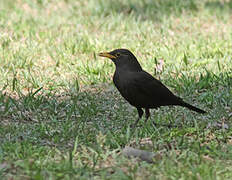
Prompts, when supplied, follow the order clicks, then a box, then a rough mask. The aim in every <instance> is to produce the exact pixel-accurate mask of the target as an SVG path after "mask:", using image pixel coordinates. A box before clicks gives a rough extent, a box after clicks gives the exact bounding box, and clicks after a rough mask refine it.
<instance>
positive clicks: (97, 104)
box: [0, 72, 232, 147]
mask: <svg viewBox="0 0 232 180" xmlns="http://www.w3.org/2000/svg"><path fill="white" fill-rule="evenodd" d="M231 73H232V72H227V73H221V74H219V75H215V74H213V73H211V72H206V73H203V74H202V75H201V76H200V78H199V79H198V80H196V77H195V76H194V77H186V76H181V77H180V78H178V80H176V81H175V82H174V80H173V79H172V78H171V77H170V79H167V80H164V81H163V82H164V84H166V85H167V86H169V87H173V89H175V90H176V92H178V93H180V96H181V97H183V99H185V100H186V101H187V102H189V103H191V104H192V103H193V101H194V99H195V100H196V101H197V103H196V104H198V105H199V106H200V107H202V108H203V109H205V110H206V111H208V115H206V116H205V118H204V119H205V123H207V122H208V121H216V120H220V118H222V117H225V118H226V117H227V116H228V115H227V114H229V113H231V112H232V109H231V107H232V93H231V91H232V90H231V87H232V78H231V77H232V76H231ZM73 86H74V87H75V85H73ZM175 94H177V93H175ZM194 96H195V97H194ZM188 99H189V100H188ZM129 106H130V105H129V104H128V103H126V102H125V101H124V100H123V99H122V98H121V96H120V95H119V93H118V92H117V91H116V89H115V87H112V86H95V87H93V86H92V87H89V88H88V89H83V90H82V91H81V92H77V91H75V88H74V89H72V88H70V89H67V90H64V91H63V92H62V93H61V92H59V93H54V92H47V91H46V90H43V89H42V88H39V89H37V90H33V91H31V92H28V93H27V94H26V95H22V94H18V95H17V96H9V95H7V94H4V93H1V94H0V111H1V112H0V114H1V115H0V120H1V122H0V132H1V133H0V139H1V142H7V141H16V142H17V141H19V140H24V139H25V140H27V141H29V142H31V143H36V144H46V145H52V146H64V147H65V146H69V145H70V146H72V145H73V143H74V140H75V138H76V137H78V140H79V142H80V143H83V144H85V145H86V144H92V143H94V142H96V135H97V134H99V133H102V134H107V133H112V134H113V135H115V134H118V136H119V137H118V138H120V135H121V134H126V133H128V132H127V128H128V126H129V125H130V123H133V122H134V119H135V118H137V112H136V111H135V108H131V109H132V111H133V112H128V111H130V110H129V109H130V108H129ZM177 112H178V113H177ZM186 113H187V114H186ZM188 113H190V114H191V112H190V111H187V110H186V109H185V108H177V109H176V108H170V109H169V110H167V107H162V108H160V110H158V112H157V111H156V112H155V115H153V116H152V118H151V121H154V119H155V120H158V121H161V123H164V122H165V120H166V121H174V122H173V123H182V118H183V117H185V118H187V119H186V122H188V121H194V120H195V118H196V117H194V116H191V117H190V116H189V115H188ZM181 114H182V115H181ZM178 118H179V120H178ZM199 118H200V119H201V118H202V117H201V116H199ZM163 121H164V122H163ZM201 122H203V121H201ZM158 123H159V122H158ZM186 126H188V125H187V124H186ZM142 129H143V128H141V133H142V134H143V133H145V132H146V130H145V131H144V132H142ZM145 129H146V128H145ZM150 130H151V129H150ZM165 131H167V130H165ZM146 133H147V132H146ZM146 133H145V134H146ZM125 138H126V137H125ZM120 141H121V139H120Z"/></svg>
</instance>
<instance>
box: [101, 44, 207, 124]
mask: <svg viewBox="0 0 232 180" xmlns="http://www.w3.org/2000/svg"><path fill="white" fill-rule="evenodd" d="M99 56H102V57H107V58H110V59H111V60H112V61H113V62H114V64H115V66H116V71H115V72H114V76H113V82H114V84H115V86H116V88H117V89H118V90H119V92H120V93H121V95H122V96H123V97H124V98H125V99H126V100H127V101H128V102H129V103H130V104H131V105H132V106H135V107H136V108H137V111H138V115H139V118H138V119H137V121H136V122H135V124H134V127H135V126H136V125H137V123H138V122H139V120H140V118H141V117H142V115H143V108H144V109H145V113H146V120H145V122H147V119H148V118H149V117H150V111H149V109H153V108H155V109H156V108H158V107H160V106H168V105H173V106H175V105H177V106H183V107H187V108H188V109H190V110H193V111H196V112H198V113H206V112H205V111H203V110H201V109H199V108H197V107H194V106H192V105H190V104H188V103H186V102H184V101H183V100H182V99H181V98H179V97H177V96H175V95H174V94H173V93H172V92H171V91H170V90H169V89H168V88H167V87H166V86H164V85H163V84H162V83H161V82H160V81H159V80H157V79H155V78H154V77H153V76H151V75H150V74H149V73H147V72H146V71H144V70H143V69H142V67H141V66H140V64H139V62H138V61H137V59H136V57H135V56H134V55H133V54H132V53H131V52H130V51H129V50H127V49H116V50H113V51H111V52H103V53H99Z"/></svg>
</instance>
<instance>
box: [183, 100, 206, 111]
mask: <svg viewBox="0 0 232 180" xmlns="http://www.w3.org/2000/svg"><path fill="white" fill-rule="evenodd" d="M180 105H181V106H184V107H187V108H188V109H190V110H193V111H196V112H198V113H201V114H204V113H206V111H204V110H201V109H199V108H197V107H195V106H192V105H190V104H188V103H186V102H184V101H182V103H181V104H180Z"/></svg>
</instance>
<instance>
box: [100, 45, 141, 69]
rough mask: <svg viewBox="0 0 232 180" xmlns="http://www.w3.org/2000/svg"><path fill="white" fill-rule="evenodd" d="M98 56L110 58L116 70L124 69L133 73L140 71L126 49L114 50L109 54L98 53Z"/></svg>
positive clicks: (134, 58)
mask: <svg viewBox="0 0 232 180" xmlns="http://www.w3.org/2000/svg"><path fill="white" fill-rule="evenodd" d="M98 55H99V56H102V57H107V58H110V59H111V60H112V61H113V62H114V64H115V65H116V68H125V69H127V70H133V71H140V70H142V67H141V66H140V64H139V62H138V61H137V59H136V57H135V56H134V55H133V54H132V52H130V51H129V50H128V49H115V50H113V51H111V52H103V53H99V54H98Z"/></svg>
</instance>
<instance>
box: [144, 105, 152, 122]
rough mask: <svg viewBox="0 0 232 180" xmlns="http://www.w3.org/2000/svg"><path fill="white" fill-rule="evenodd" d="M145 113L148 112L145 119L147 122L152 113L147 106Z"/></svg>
mask: <svg viewBox="0 0 232 180" xmlns="http://www.w3.org/2000/svg"><path fill="white" fill-rule="evenodd" d="M145 113H146V120H145V123H147V120H148V118H149V117H150V115H151V114H150V111H149V109H148V108H145Z"/></svg>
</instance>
